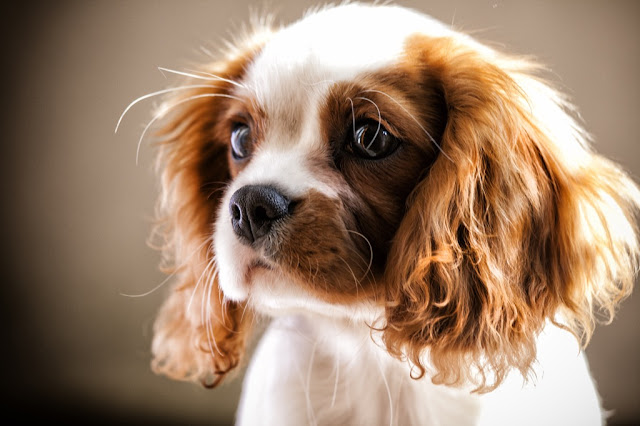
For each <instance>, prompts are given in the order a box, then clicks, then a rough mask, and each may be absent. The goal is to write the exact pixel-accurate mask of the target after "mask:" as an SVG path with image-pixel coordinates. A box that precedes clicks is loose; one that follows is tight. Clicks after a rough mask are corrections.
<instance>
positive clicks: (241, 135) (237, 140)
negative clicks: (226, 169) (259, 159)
mask: <svg viewBox="0 0 640 426" xmlns="http://www.w3.org/2000/svg"><path fill="white" fill-rule="evenodd" d="M249 148H251V129H250V128H249V126H247V125H246V124H236V125H235V126H234V128H233V130H232V131H231V155H232V156H233V158H235V159H236V160H242V159H244V158H247V157H248V156H249Z"/></svg>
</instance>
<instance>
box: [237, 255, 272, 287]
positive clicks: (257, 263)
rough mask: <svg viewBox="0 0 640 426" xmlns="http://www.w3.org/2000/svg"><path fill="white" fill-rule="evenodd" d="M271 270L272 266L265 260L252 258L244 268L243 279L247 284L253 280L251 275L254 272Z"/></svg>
mask: <svg viewBox="0 0 640 426" xmlns="http://www.w3.org/2000/svg"><path fill="white" fill-rule="evenodd" d="M273 270H274V266H272V265H269V264H268V263H267V262H265V261H263V260H261V259H255V260H252V261H251V263H249V265H248V266H247V268H246V270H245V273H244V281H245V282H246V283H248V284H251V282H252V281H253V276H254V275H255V274H256V273H259V272H261V271H273Z"/></svg>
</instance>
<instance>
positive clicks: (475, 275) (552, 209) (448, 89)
mask: <svg viewBox="0 0 640 426" xmlns="http://www.w3.org/2000/svg"><path fill="white" fill-rule="evenodd" d="M167 71H170V70H167ZM540 71H541V68H540V67H539V66H537V65H536V64H535V63H532V62H531V61H529V60H527V59H524V58H521V57H515V56H511V55H506V54H504V53H501V52H498V51H497V50H495V49H493V48H490V47H487V46H486V45H483V44H480V43H479V42H477V41H476V40H474V39H472V38H470V37H469V36H467V35H465V34H462V33H460V32H457V31H454V30H452V29H451V28H449V27H448V26H445V25H443V24H442V23H440V22H438V21H436V20H434V19H432V18H430V17H428V16H425V15H422V14H419V13H416V12H414V11H411V10H408V9H405V8H402V7H397V6H389V5H363V4H346V5H341V6H337V7H327V8H324V9H319V10H314V11H312V12H310V13H308V14H307V15H306V16H305V17H303V18H302V19H301V20H299V21H297V22H295V23H294V24H292V25H290V26H288V27H284V28H270V27H269V26H268V25H264V26H263V27H261V28H259V29H256V30H255V31H253V32H252V33H251V34H250V35H248V36H247V37H245V38H244V39H243V40H241V41H238V42H236V43H234V44H233V46H232V47H229V48H228V49H227V50H226V51H225V53H224V54H223V55H221V57H220V58H219V59H218V60H216V61H214V62H212V63H209V64H205V65H202V66H201V67H200V68H199V69H198V70H196V71H188V72H180V71H173V72H175V73H179V74H182V76H183V77H187V78H188V80H187V82H186V83H185V84H184V85H182V86H179V87H174V88H172V89H167V90H164V91H162V92H163V93H168V95H167V96H168V98H166V99H165V102H164V103H163V104H162V105H161V107H160V109H159V110H158V112H157V115H156V116H155V117H154V119H153V120H152V121H154V122H156V124H159V126H158V129H159V130H158V133H157V137H158V138H159V139H160V143H159V148H158V153H159V155H158V169H159V173H160V176H161V195H160V200H159V219H160V222H159V223H160V228H159V229H160V231H161V235H162V236H163V237H164V240H163V243H164V244H163V245H162V252H163V255H164V258H165V260H167V261H168V262H169V263H170V264H171V265H172V269H173V273H174V274H175V276H176V281H177V282H176V286H175V287H174V288H173V289H172V292H171V294H170V295H169V296H168V298H167V300H166V301H165V303H164V305H163V307H162V308H161V310H160V312H159V315H158V317H157V320H156V322H155V326H154V338H153V343H152V352H153V361H152V364H153V369H154V370H155V371H156V372H158V373H162V374H165V375H167V376H169V377H171V378H175V379H180V380H192V381H197V382H201V383H203V384H204V385H205V386H208V387H209V386H216V385H218V384H219V383H220V382H221V381H222V380H223V379H224V378H225V377H227V375H230V374H231V373H232V372H234V371H236V370H237V369H238V367H241V366H242V365H243V361H244V358H245V351H246V347H247V341H248V338H249V336H250V334H251V329H252V324H253V323H254V322H255V318H256V317H257V316H259V317H261V318H264V317H269V318H272V320H271V322H270V324H269V326H268V327H267V329H266V331H265V332H264V335H263V336H262V339H261V341H260V343H259V344H258V346H257V348H256V350H255V353H254V355H253V359H252V361H251V363H250V364H249V366H248V370H247V374H246V377H245V379H244V387H243V393H242V397H241V401H240V406H239V409H238V413H237V422H238V424H240V425H262V424H269V425H302V424H318V425H337V424H353V425H374V424H381V425H467V424H469V425H471V424H473V425H478V424H479V425H497V424H508V425H525V424H527V425H529V424H531V425H552V424H553V425H555V424H561V425H569V424H575V425H596V424H601V423H602V422H603V421H604V415H603V411H602V408H601V404H600V401H599V397H598V394H597V392H596V389H595V386H594V382H593V379H592V378H591V376H590V373H589V368H588V365H587V362H586V360H585V357H584V354H583V353H582V352H581V349H582V348H583V347H584V345H585V344H586V343H587V342H588V340H589V337H590V336H591V334H592V331H593V328H594V324H595V322H596V321H598V320H604V321H610V320H611V318H612V317H613V315H614V312H615V310H616V307H617V306H618V303H619V302H620V301H621V300H622V299H624V298H625V297H626V296H628V295H629V294H630V292H631V289H632V287H633V282H634V275H635V273H636V272H637V269H638V259H639V245H638V238H637V235H638V232H637V231H638V230H637V218H638V211H639V206H640V192H639V190H638V187H637V186H636V185H635V184H634V183H633V182H632V180H630V178H629V177H628V176H627V175H626V174H625V173H624V172H623V171H621V169H620V168H619V167H618V166H617V165H615V164H614V163H612V162H610V161H608V160H606V159H605V158H603V157H601V156H599V155H597V154H596V153H595V152H594V151H593V150H592V148H591V147H590V143H589V137H588V135H587V134H586V132H585V131H584V130H583V128H582V127H581V126H580V124H579V123H578V122H577V121H576V120H575V119H574V118H573V115H574V108H573V107H572V106H571V105H570V104H569V103H568V102H567V100H566V98H565V97H564V96H563V95H562V94H560V93H559V92H557V91H556V90H554V89H553V88H552V87H550V85H549V84H548V83H546V82H545V81H544V80H543V79H541V78H540V77H539V74H540Z"/></svg>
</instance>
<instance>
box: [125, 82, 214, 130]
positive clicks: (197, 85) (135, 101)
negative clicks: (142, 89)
mask: <svg viewBox="0 0 640 426" xmlns="http://www.w3.org/2000/svg"><path fill="white" fill-rule="evenodd" d="M213 87H215V86H211V85H205V84H192V85H189V86H179V87H172V88H169V89H164V90H158V91H157V92H153V93H148V94H146V95H143V96H140V97H139V98H138V99H136V100H134V101H133V102H131V103H130V104H129V105H128V106H127V107H126V108H125V109H124V111H123V113H122V114H121V115H120V118H119V119H118V123H117V124H116V130H115V133H118V129H119V128H120V124H121V123H122V119H123V118H124V116H125V115H126V114H127V112H129V110H130V109H131V108H132V107H133V106H134V105H136V104H137V103H140V102H142V101H144V100H145V99H149V98H152V97H154V96H159V95H164V94H165V93H171V92H176V91H178V90H191V89H211V88H213Z"/></svg>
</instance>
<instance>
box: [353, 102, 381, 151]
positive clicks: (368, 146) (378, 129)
mask: <svg viewBox="0 0 640 426" xmlns="http://www.w3.org/2000/svg"><path fill="white" fill-rule="evenodd" d="M356 99H362V100H364V101H367V102H371V103H372V104H373V106H374V107H376V109H377V110H378V128H377V129H376V133H375V135H373V138H372V139H371V142H369V145H367V146H366V147H365V148H366V149H369V148H370V147H371V144H373V142H375V140H376V138H377V137H378V133H379V132H380V127H381V126H382V124H380V121H382V114H380V108H378V104H376V103H375V102H373V101H372V100H371V99H369V98H364V97H362V96H358V97H357V98H356Z"/></svg>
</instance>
